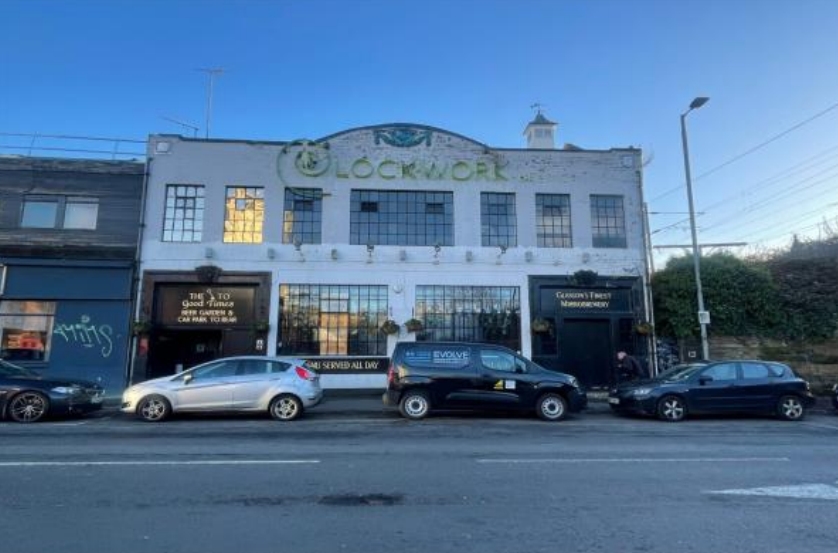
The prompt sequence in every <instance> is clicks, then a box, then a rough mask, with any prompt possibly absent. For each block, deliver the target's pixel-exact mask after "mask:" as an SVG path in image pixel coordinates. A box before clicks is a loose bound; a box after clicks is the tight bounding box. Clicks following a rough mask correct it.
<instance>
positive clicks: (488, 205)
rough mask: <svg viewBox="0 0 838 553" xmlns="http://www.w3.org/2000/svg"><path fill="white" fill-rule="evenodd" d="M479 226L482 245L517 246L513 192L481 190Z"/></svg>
mask: <svg viewBox="0 0 838 553" xmlns="http://www.w3.org/2000/svg"><path fill="white" fill-rule="evenodd" d="M480 226H481V236H482V244H483V245H484V246H506V247H514V246H517V245H518V226H517V221H516V218H515V194H513V193H506V192H481V193H480Z"/></svg>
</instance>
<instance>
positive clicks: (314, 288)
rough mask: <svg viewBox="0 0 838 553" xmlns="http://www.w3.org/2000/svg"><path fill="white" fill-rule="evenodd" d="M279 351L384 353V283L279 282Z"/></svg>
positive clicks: (385, 310) (325, 353) (315, 353)
mask: <svg viewBox="0 0 838 553" xmlns="http://www.w3.org/2000/svg"><path fill="white" fill-rule="evenodd" d="M279 302H280V303H279V305H280V336H279V344H278V349H279V353H280V354H282V355H387V336H386V335H385V334H384V333H383V332H381V330H380V327H381V325H382V323H384V321H386V320H387V314H388V311H387V286H364V285H351V286H350V285H333V284H283V285H282V286H280V288H279Z"/></svg>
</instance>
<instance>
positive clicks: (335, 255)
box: [332, 248, 338, 261]
mask: <svg viewBox="0 0 838 553" xmlns="http://www.w3.org/2000/svg"><path fill="white" fill-rule="evenodd" d="M337 260H338V249H337V248H332V261H337Z"/></svg>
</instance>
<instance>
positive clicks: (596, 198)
mask: <svg viewBox="0 0 838 553" xmlns="http://www.w3.org/2000/svg"><path fill="white" fill-rule="evenodd" d="M591 229H592V232H593V245H594V247H595V248H625V247H626V218H625V213H624V212H623V197H622V196H615V195H598V194H591Z"/></svg>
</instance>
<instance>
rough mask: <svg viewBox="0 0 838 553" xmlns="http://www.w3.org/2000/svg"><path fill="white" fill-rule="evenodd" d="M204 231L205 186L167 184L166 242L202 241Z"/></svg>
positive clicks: (164, 238)
mask: <svg viewBox="0 0 838 553" xmlns="http://www.w3.org/2000/svg"><path fill="white" fill-rule="evenodd" d="M203 232H204V187H203V186H201V185H192V184H189V185H183V184H170V185H168V186H166V215H165V218H164V219H163V241H164V242H200V241H201V238H202V236H203Z"/></svg>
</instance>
